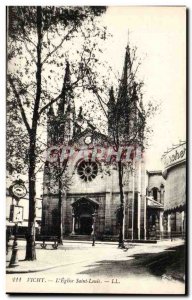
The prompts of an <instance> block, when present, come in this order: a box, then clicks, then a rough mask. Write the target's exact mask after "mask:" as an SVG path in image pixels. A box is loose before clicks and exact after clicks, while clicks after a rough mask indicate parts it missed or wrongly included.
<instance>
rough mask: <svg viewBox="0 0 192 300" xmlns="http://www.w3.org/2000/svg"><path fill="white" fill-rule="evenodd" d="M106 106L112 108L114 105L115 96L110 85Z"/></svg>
mask: <svg viewBox="0 0 192 300" xmlns="http://www.w3.org/2000/svg"><path fill="white" fill-rule="evenodd" d="M107 106H108V110H112V109H113V108H114V106H115V97H114V91H113V87H111V88H110V90H109V101H108V103H107Z"/></svg>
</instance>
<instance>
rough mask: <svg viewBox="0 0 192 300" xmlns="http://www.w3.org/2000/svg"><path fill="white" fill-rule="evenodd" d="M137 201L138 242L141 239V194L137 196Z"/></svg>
mask: <svg viewBox="0 0 192 300" xmlns="http://www.w3.org/2000/svg"><path fill="white" fill-rule="evenodd" d="M137 199H138V200H137V201H138V215H137V228H138V231H137V232H138V240H140V239H141V230H140V228H141V195H140V193H138V194H137Z"/></svg>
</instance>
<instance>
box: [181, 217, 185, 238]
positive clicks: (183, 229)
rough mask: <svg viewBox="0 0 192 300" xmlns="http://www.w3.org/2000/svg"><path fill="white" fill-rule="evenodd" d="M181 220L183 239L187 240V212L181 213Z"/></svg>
mask: <svg viewBox="0 0 192 300" xmlns="http://www.w3.org/2000/svg"><path fill="white" fill-rule="evenodd" d="M181 220H182V238H183V239H184V238H185V212H184V211H182V212H181Z"/></svg>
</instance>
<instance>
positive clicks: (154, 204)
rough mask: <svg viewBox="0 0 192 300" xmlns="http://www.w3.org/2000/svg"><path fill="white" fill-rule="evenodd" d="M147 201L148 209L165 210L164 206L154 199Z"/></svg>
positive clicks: (148, 198)
mask: <svg viewBox="0 0 192 300" xmlns="http://www.w3.org/2000/svg"><path fill="white" fill-rule="evenodd" d="M146 199H147V207H150V208H156V209H164V206H163V204H161V203H159V202H158V201H156V200H154V199H153V197H146Z"/></svg>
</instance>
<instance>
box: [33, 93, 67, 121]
mask: <svg viewBox="0 0 192 300" xmlns="http://www.w3.org/2000/svg"><path fill="white" fill-rule="evenodd" d="M60 97H61V94H59V96H57V97H56V98H55V99H53V100H51V101H50V102H49V103H47V104H46V105H45V106H43V107H42V108H41V109H40V111H39V113H38V116H40V115H41V114H42V113H43V112H44V111H45V110H46V109H47V108H49V107H50V106H51V105H52V104H53V103H55V102H57V100H59V98H60Z"/></svg>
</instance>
